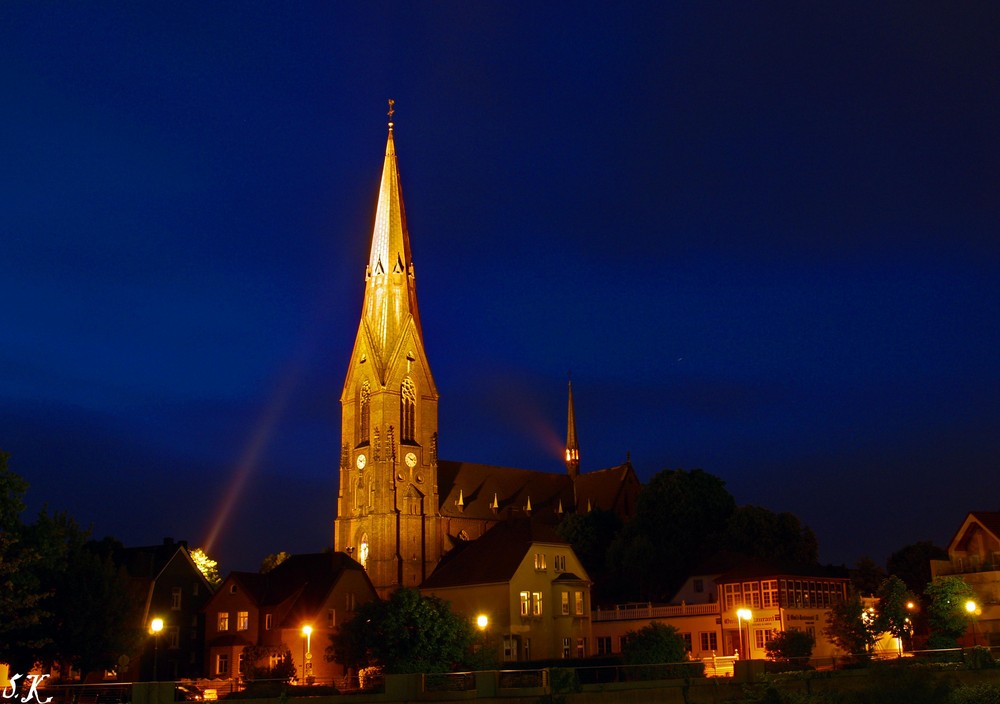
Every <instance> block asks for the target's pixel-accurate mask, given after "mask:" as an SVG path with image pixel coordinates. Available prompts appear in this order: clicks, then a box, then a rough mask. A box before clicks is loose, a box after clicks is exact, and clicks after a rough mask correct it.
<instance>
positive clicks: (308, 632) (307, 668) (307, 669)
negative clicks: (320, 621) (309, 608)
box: [302, 625, 313, 683]
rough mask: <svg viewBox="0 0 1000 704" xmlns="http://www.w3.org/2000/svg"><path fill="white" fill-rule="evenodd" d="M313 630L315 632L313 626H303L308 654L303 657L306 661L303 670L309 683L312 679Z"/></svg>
mask: <svg viewBox="0 0 1000 704" xmlns="http://www.w3.org/2000/svg"><path fill="white" fill-rule="evenodd" d="M312 632H313V627H312V626H308V625H307V626H303V627H302V635H304V636H305V637H306V654H305V657H304V658H303V660H304V661H305V665H304V667H303V670H304V674H305V677H306V683H309V681H310V679H312V659H313V654H312Z"/></svg>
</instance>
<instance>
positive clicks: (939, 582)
mask: <svg viewBox="0 0 1000 704" xmlns="http://www.w3.org/2000/svg"><path fill="white" fill-rule="evenodd" d="M924 594H925V595H926V596H927V598H928V600H929V603H928V605H927V618H928V621H929V623H930V628H931V639H930V641H929V645H930V646H931V647H932V648H953V647H955V646H956V645H958V639H959V638H960V637H961V636H962V635H963V634H964V633H965V630H966V629H967V628H968V627H969V612H968V611H966V609H965V604H966V602H969V601H976V599H977V597H976V592H975V590H974V589H973V588H972V587H971V586H970V585H969V583H968V582H966V581H965V580H964V579H962V578H961V577H939V578H938V579H935V580H934V581H933V582H931V583H929V584H928V585H927V587H926V588H925V589H924Z"/></svg>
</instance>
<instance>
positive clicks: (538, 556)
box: [535, 552, 546, 572]
mask: <svg viewBox="0 0 1000 704" xmlns="http://www.w3.org/2000/svg"><path fill="white" fill-rule="evenodd" d="M535 569H536V570H537V571H539V572H544V571H545V569H546V567H545V553H544V552H536V553H535Z"/></svg>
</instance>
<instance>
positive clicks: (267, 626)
mask: <svg viewBox="0 0 1000 704" xmlns="http://www.w3.org/2000/svg"><path fill="white" fill-rule="evenodd" d="M264 630H265V631H270V630H271V614H264Z"/></svg>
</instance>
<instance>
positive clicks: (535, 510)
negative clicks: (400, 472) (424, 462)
mask: <svg viewBox="0 0 1000 704" xmlns="http://www.w3.org/2000/svg"><path fill="white" fill-rule="evenodd" d="M438 493H439V496H440V497H441V506H440V512H441V515H442V516H447V517H451V518H460V517H465V518H477V519H480V520H488V521H496V520H503V519H505V518H512V517H516V516H528V513H527V512H526V507H527V505H528V499H531V514H530V515H531V517H532V518H533V519H536V520H537V519H538V518H543V519H545V520H548V521H549V522H553V523H554V522H558V521H559V519H560V518H561V516H560V514H559V513H558V511H559V506H560V502H561V504H562V509H563V511H571V510H572V509H573V480H572V479H571V478H570V477H569V476H568V475H566V474H554V473H551V472H538V471H534V470H530V469H514V468H511V467H496V466H493V465H486V464H475V463H472V462H452V461H448V460H441V461H440V462H438ZM460 494H461V499H462V507H459V505H458V500H459V496H460ZM494 497H496V500H497V504H498V506H497V510H496V511H495V512H494V510H493V508H492V504H493V500H494Z"/></svg>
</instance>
